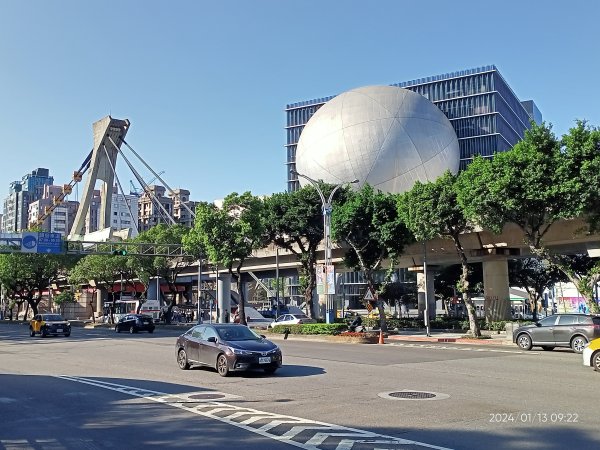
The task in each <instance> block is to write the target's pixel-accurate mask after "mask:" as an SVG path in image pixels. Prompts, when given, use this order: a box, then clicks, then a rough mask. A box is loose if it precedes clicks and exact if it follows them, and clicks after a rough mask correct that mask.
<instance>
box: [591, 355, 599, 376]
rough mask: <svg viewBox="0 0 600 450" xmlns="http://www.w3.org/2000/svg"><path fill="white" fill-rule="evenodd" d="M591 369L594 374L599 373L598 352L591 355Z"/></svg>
mask: <svg viewBox="0 0 600 450" xmlns="http://www.w3.org/2000/svg"><path fill="white" fill-rule="evenodd" d="M592 367H593V368H594V370H595V371H596V372H600V352H596V353H594V354H593V355H592Z"/></svg>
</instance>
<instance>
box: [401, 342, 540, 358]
mask: <svg viewBox="0 0 600 450" xmlns="http://www.w3.org/2000/svg"><path fill="white" fill-rule="evenodd" d="M391 345H392V346H394V347H411V348H427V349H433V350H459V351H461V352H491V353H512V354H516V355H539V354H540V352H531V351H527V352H526V351H523V350H499V349H496V348H472V347H455V346H447V345H431V344H414V343H409V344H405V343H393V344H391Z"/></svg>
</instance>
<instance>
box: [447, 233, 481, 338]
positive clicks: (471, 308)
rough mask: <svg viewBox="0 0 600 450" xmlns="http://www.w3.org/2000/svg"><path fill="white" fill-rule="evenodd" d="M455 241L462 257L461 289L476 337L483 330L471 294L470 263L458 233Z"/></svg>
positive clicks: (472, 330)
mask: <svg viewBox="0 0 600 450" xmlns="http://www.w3.org/2000/svg"><path fill="white" fill-rule="evenodd" d="M452 239H453V241H454V246H455V247H456V251H457V253H458V256H459V257H460V265H461V269H462V270H461V273H460V282H459V283H460V291H461V292H462V296H463V301H464V302H465V307H466V308H467V316H468V317H469V333H470V334H471V335H472V336H474V337H480V336H481V330H480V329H479V322H478V321H477V317H476V315H475V305H474V304H473V300H471V295H470V294H469V265H468V262H467V255H466V254H465V250H464V248H463V246H462V244H461V243H460V241H459V239H458V235H456V236H453V237H452Z"/></svg>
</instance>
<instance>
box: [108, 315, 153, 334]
mask: <svg viewBox="0 0 600 450" xmlns="http://www.w3.org/2000/svg"><path fill="white" fill-rule="evenodd" d="M115 331H116V332H117V333H120V332H121V331H129V332H130V333H131V334H133V333H137V332H138V331H147V332H148V333H154V320H153V319H152V316H148V315H146V314H127V315H125V316H123V317H121V318H120V319H119V321H118V322H117V323H116V325H115Z"/></svg>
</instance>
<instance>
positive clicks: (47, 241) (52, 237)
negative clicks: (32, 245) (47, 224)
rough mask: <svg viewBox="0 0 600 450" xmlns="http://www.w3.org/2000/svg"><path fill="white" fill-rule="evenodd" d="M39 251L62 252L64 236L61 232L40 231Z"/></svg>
mask: <svg viewBox="0 0 600 450" xmlns="http://www.w3.org/2000/svg"><path fill="white" fill-rule="evenodd" d="M37 252H38V253H52V254H57V253H62V252H63V248H62V236H61V234H60V233H47V232H39V233H38V242H37Z"/></svg>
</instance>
